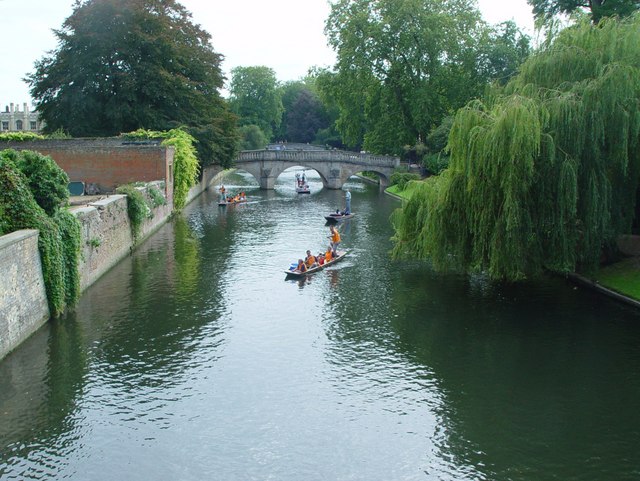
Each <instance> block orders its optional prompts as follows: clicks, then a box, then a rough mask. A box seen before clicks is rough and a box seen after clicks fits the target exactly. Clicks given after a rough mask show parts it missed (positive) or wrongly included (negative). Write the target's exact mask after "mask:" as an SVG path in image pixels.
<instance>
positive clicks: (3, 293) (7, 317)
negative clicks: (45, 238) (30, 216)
mask: <svg viewBox="0 0 640 481" xmlns="http://www.w3.org/2000/svg"><path fill="white" fill-rule="evenodd" d="M0 279H2V282H0V359H2V358H3V357H4V356H6V355H7V354H8V353H9V351H11V350H12V349H13V348H14V347H15V346H17V345H18V344H20V343H21V342H22V341H24V340H25V339H26V338H27V337H29V336H30V335H31V334H32V333H34V332H35V331H36V330H37V329H38V328H39V327H40V326H42V325H43V324H44V323H45V322H46V321H47V319H49V307H48V305H47V295H46V292H45V288H44V279H43V277H42V267H41V264H40V254H39V252H38V231H37V230H22V231H18V232H14V233H12V234H8V235H6V236H2V237H0Z"/></svg>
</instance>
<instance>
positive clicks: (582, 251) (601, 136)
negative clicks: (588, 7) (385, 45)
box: [393, 16, 640, 280]
mask: <svg viewBox="0 0 640 481" xmlns="http://www.w3.org/2000/svg"><path fill="white" fill-rule="evenodd" d="M639 99H640V16H635V17H631V18H629V19H627V20H625V21H617V20H605V21H603V22H601V23H600V24H599V25H597V26H594V25H592V24H590V23H588V22H585V23H582V24H580V25H577V26H574V27H571V28H568V29H566V30H564V31H562V32H561V34H560V35H559V36H558V37H557V38H556V40H555V42H554V43H553V44H552V45H551V46H549V47H548V48H547V49H545V50H543V51H541V52H539V53H538V54H537V55H535V56H534V57H532V58H530V59H529V60H528V61H527V62H526V63H525V64H524V65H523V67H522V70H521V73H520V74H519V75H518V76H517V77H515V78H514V79H513V80H512V81H511V82H510V83H509V84H508V85H507V86H506V87H505V88H504V89H495V90H493V91H492V92H490V93H489V94H488V95H486V96H485V98H484V99H483V100H482V101H474V102H471V103H470V104H469V105H467V106H466V107H465V108H464V109H461V110H460V111H459V112H458V113H457V115H456V117H455V121H454V124H453V127H452V130H451V134H450V137H449V150H450V154H451V158H450V167H449V169H447V170H446V171H445V172H444V173H443V174H441V175H440V176H438V177H434V178H431V179H429V180H428V181H427V182H426V183H425V185H424V187H423V188H422V189H421V191H420V193H417V194H416V195H414V197H413V198H412V199H411V201H410V202H408V203H407V205H406V206H405V207H404V209H403V210H402V211H399V212H397V213H396V214H395V215H394V217H393V221H394V226H395V229H396V237H395V239H396V245H395V250H394V253H395V255H396V256H401V255H405V254H409V255H415V256H418V257H421V258H430V259H431V260H432V262H433V265H434V266H435V267H436V268H437V269H456V270H465V271H471V270H481V271H485V272H487V273H488V274H489V275H490V276H491V277H492V278H495V279H508V280H516V279H521V278H524V277H527V276H530V275H532V274H536V273H537V272H539V271H540V270H542V269H550V270H552V271H556V272H568V271H573V270H575V269H578V270H590V269H594V268H596V267H597V265H598V262H599V259H600V257H601V252H602V249H603V248H605V249H606V248H607V247H608V246H611V245H612V244H613V243H614V241H615V239H616V237H617V235H618V234H620V233H628V232H629V231H630V229H631V225H632V221H633V218H634V216H637V215H638V212H637V208H636V193H637V190H638V182H639V177H640V101H639Z"/></svg>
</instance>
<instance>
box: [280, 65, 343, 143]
mask: <svg viewBox="0 0 640 481" xmlns="http://www.w3.org/2000/svg"><path fill="white" fill-rule="evenodd" d="M281 91H282V106H283V108H284V112H283V115H282V123H281V124H280V129H279V130H278V132H277V136H276V137H277V139H278V140H283V141H287V142H299V143H318V139H317V137H318V132H320V131H322V130H326V129H328V128H330V127H331V123H332V120H333V119H331V116H330V113H329V111H328V109H327V107H326V106H325V105H324V103H323V102H322V100H321V98H320V96H319V93H318V90H317V87H316V83H315V78H314V77H313V76H307V77H306V78H304V79H302V80H298V81H295V82H286V83H285V84H284V85H282V87H281Z"/></svg>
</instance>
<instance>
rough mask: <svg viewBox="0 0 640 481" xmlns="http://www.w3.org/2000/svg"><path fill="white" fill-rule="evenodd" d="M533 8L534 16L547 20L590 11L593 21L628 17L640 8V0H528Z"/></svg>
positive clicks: (543, 20) (540, 19)
mask: <svg viewBox="0 0 640 481" xmlns="http://www.w3.org/2000/svg"><path fill="white" fill-rule="evenodd" d="M527 3H528V4H529V5H531V7H532V8H533V15H534V17H535V18H536V19H537V20H539V21H542V22H547V21H549V20H551V19H552V18H553V17H555V16H557V15H560V14H571V13H573V12H576V11H585V12H588V13H589V15H590V17H591V19H592V21H593V23H598V22H599V21H600V20H602V19H603V18H604V17H613V16H619V17H626V16H628V15H631V14H632V13H633V12H635V11H637V10H638V9H640V2H639V1H638V0H527Z"/></svg>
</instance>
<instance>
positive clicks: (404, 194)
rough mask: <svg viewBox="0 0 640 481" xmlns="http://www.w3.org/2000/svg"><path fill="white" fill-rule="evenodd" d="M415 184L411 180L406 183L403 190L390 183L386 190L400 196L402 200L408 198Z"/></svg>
mask: <svg viewBox="0 0 640 481" xmlns="http://www.w3.org/2000/svg"><path fill="white" fill-rule="evenodd" d="M414 186H415V184H412V183H411V182H410V183H409V184H407V187H406V188H405V189H404V190H399V189H398V186H397V185H392V186H391V187H388V188H387V192H389V193H390V194H393V195H397V196H398V197H402V198H403V199H404V200H409V199H410V198H411V195H412V194H413V189H414Z"/></svg>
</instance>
